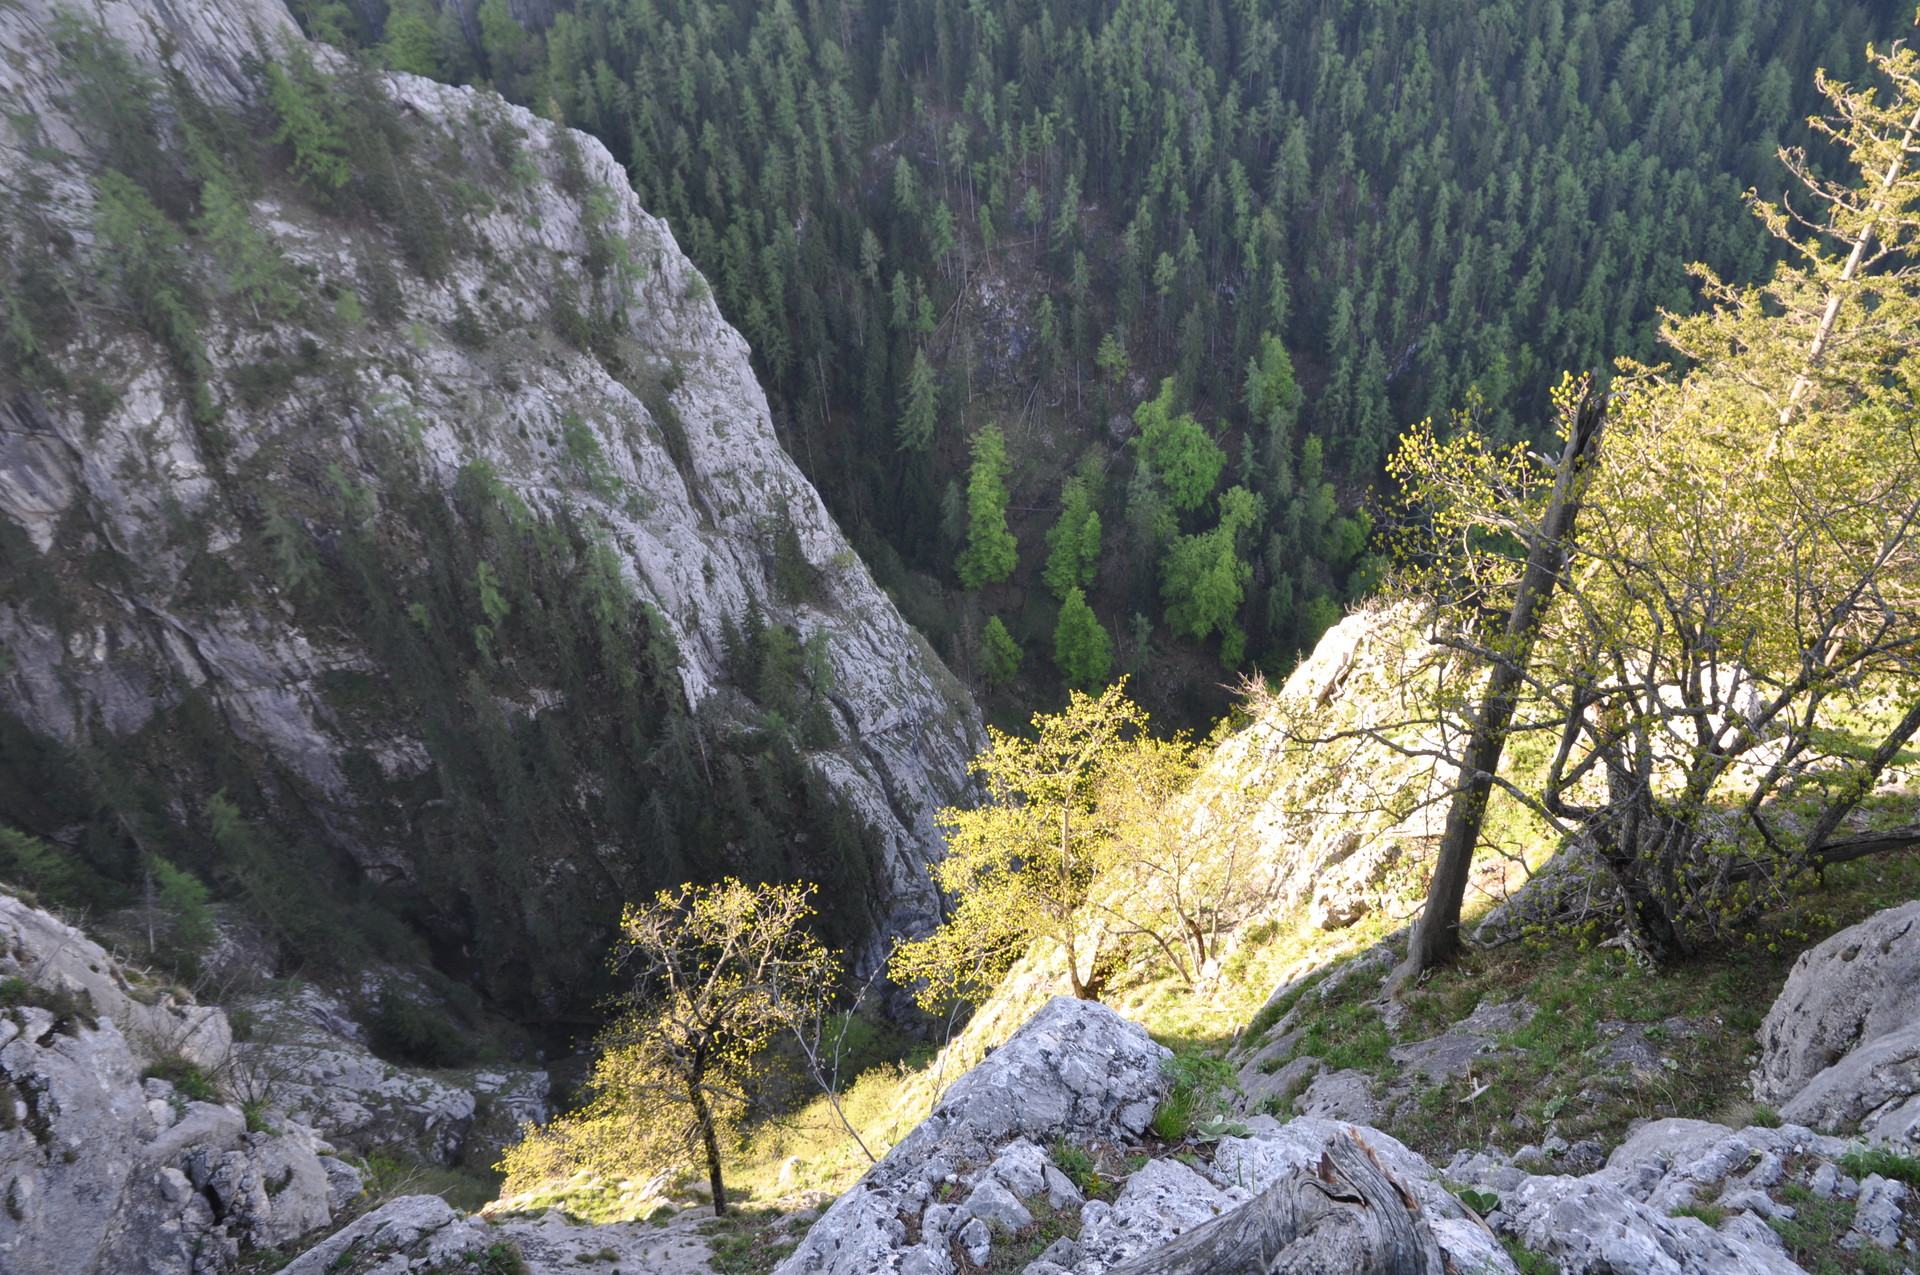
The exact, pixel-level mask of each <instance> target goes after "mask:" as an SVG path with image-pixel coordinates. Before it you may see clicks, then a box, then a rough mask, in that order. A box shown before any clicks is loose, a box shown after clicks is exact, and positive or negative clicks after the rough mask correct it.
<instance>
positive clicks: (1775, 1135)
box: [779, 998, 1912, 1275]
mask: <svg viewBox="0 0 1920 1275" xmlns="http://www.w3.org/2000/svg"><path fill="white" fill-rule="evenodd" d="M1524 1012H1525V1007H1524V1006H1516V1005H1503V1006H1497V1007H1494V1008H1493V1009H1492V1010H1489V1011H1488V1012H1487V1013H1486V1014H1485V1015H1483V1016H1482V1019H1481V1020H1478V1021H1476V1023H1475V1026H1483V1025H1484V1026H1488V1027H1494V1026H1497V1025H1498V1024H1499V1023H1510V1022H1511V1021H1513V1020H1514V1019H1515V1018H1517V1017H1518V1016H1520V1015H1521V1014H1522V1013H1524ZM1458 1035H1459V1039H1460V1041H1462V1042H1471V1043H1472V1044H1473V1047H1474V1048H1478V1047H1479V1046H1480V1044H1482V1043H1483V1042H1482V1040H1481V1038H1480V1037H1478V1036H1475V1035H1473V1034H1472V1033H1469V1032H1461V1033H1459V1034H1458ZM1443 1039H1444V1038H1443ZM1460 1048H1461V1050H1462V1051H1463V1052H1464V1051H1466V1050H1467V1049H1468V1044H1464V1043H1463V1044H1462V1045H1461V1046H1460ZM1428 1054H1429V1055H1430V1056H1428V1057H1426V1058H1425V1061H1424V1064H1423V1065H1425V1066H1428V1067H1436V1066H1437V1067H1445V1066H1447V1065H1448V1061H1449V1057H1450V1055H1447V1054H1446V1051H1445V1050H1431V1051H1428ZM1163 1057H1164V1054H1163V1053H1162V1051H1160V1050H1159V1049H1158V1047H1157V1046H1155V1045H1154V1044H1153V1043H1152V1042H1151V1041H1150V1040H1149V1039H1148V1038H1147V1037H1146V1034H1145V1033H1144V1032H1143V1031H1142V1030H1141V1029H1140V1028H1139V1027H1138V1026H1136V1025H1134V1024H1131V1023H1128V1022H1126V1021H1125V1020H1123V1019H1120V1018H1119V1017H1118V1016H1117V1015H1115V1014H1114V1013H1113V1012H1112V1011H1111V1010H1109V1009H1107V1008H1105V1007H1103V1006H1101V1005H1098V1004H1094V1003H1090V1002H1084V1001H1073V1000H1068V999H1066V998H1055V999H1054V1000H1052V1001H1050V1002H1048V1004H1047V1005H1045V1006H1044V1007H1043V1008H1042V1009H1041V1010H1040V1012H1039V1013H1037V1014H1035V1015H1034V1017H1033V1019H1032V1020H1031V1021H1030V1022H1029V1023H1028V1024H1027V1025H1026V1026H1024V1027H1022V1028H1021V1029H1020V1030H1019V1031H1017V1032H1016V1033H1015V1034H1014V1035H1013V1037H1012V1038H1011V1039H1009V1040H1008V1042H1007V1043H1006V1044H1005V1045H1004V1046H1002V1047H1001V1048H999V1049H997V1050H995V1051H994V1052H993V1053H992V1054H991V1055H990V1056H989V1057H988V1058H987V1059H985V1060H984V1061H983V1062H981V1063H979V1064H978V1065H977V1066H976V1067H974V1069H973V1070H972V1071H970V1072H968V1073H967V1074H966V1075H965V1076H964V1077H962V1078H961V1079H960V1080H959V1081H957V1082H956V1083H955V1084H954V1086H953V1088H952V1089H951V1090H950V1091H949V1093H948V1095H947V1096H946V1098H945V1099H944V1100H943V1101H942V1102H941V1103H940V1105H939V1107H938V1109H937V1110H936V1112H935V1114H934V1116H933V1117H932V1118H930V1119H929V1120H928V1121H927V1122H926V1123H924V1124H923V1125H921V1126H920V1127H918V1128H916V1129H915V1130H914V1131H913V1132H912V1133H911V1134H910V1135H909V1136H908V1137H907V1138H906V1139H905V1140H903V1141H902V1142H901V1143H900V1144H899V1145H898V1146H896V1147H895V1148H894V1149H893V1150H892V1151H890V1152H889V1153H888V1154H887V1155H886V1157H885V1158H884V1159H882V1161H881V1162H880V1163H879V1164H878V1165H876V1166H875V1167H874V1168H873V1169H872V1170H870V1171H869V1172H868V1174H867V1175H866V1177H865V1178H863V1179H862V1180H861V1182H860V1183H859V1184H858V1185H857V1186H856V1187H854V1188H853V1189H852V1190H851V1191H849V1192H848V1193H847V1194H846V1195H844V1196H842V1197H841V1198H840V1200H839V1201H837V1202H836V1203H835V1204H834V1205H833V1206H832V1207H831V1208H830V1209H828V1210H827V1212H826V1213H825V1214H824V1215H823V1216H822V1217H821V1218H820V1219H819V1220H818V1221H817V1222H815V1223H814V1224H813V1227H812V1229H811V1230H810V1231H809V1232H808V1234H807V1236H806V1238H805V1240H804V1241H802V1243H801V1245H800V1247H799V1249H798V1250H797V1251H796V1252H795V1253H794V1254H793V1255H792V1256H791V1257H790V1258H788V1259H787V1261H786V1262H784V1263H783V1264H782V1265H781V1266H780V1267H779V1275H854V1273H855V1272H859V1273H861V1275H866V1273H869V1272H916V1273H919V1275H955V1273H956V1272H959V1271H964V1270H967V1269H971V1268H972V1267H977V1266H982V1265H995V1264H999V1265H997V1266H996V1267H995V1268H996V1269H1009V1270H1013V1269H1020V1270H1022V1271H1023V1272H1024V1275H1104V1273H1105V1272H1109V1271H1127V1272H1133V1271H1158V1270H1161V1269H1163V1267H1162V1266H1161V1265H1159V1264H1156V1259H1155V1254H1156V1253H1158V1252H1160V1251H1161V1250H1163V1249H1165V1250H1166V1252H1167V1253H1168V1254H1174V1253H1178V1252H1183V1251H1185V1250H1186V1249H1187V1248H1190V1247H1195V1246H1199V1247H1205V1245H1204V1244H1202V1243H1201V1240H1200V1239H1199V1238H1198V1237H1199V1235H1200V1232H1202V1231H1203V1230H1204V1231H1207V1232H1209V1239H1208V1242H1209V1243H1210V1242H1211V1240H1212V1238H1217V1237H1219V1236H1232V1235H1256V1234H1267V1233H1268V1232H1267V1230H1263V1226H1264V1223H1262V1222H1261V1220H1260V1219H1259V1218H1258V1217H1256V1216H1255V1215H1253V1214H1245V1215H1244V1217H1243V1211H1245V1210H1247V1209H1248V1208H1249V1207H1250V1205H1252V1204H1253V1202H1254V1201H1256V1200H1259V1199H1261V1198H1263V1195H1264V1194H1265V1193H1269V1192H1271V1191H1273V1189H1274V1188H1275V1187H1276V1186H1277V1185H1279V1186H1282V1187H1284V1185H1285V1184H1286V1183H1287V1182H1288V1181H1289V1179H1290V1175H1291V1176H1292V1177H1293V1178H1294V1180H1298V1178H1299V1176H1300V1175H1314V1176H1318V1178H1319V1180H1321V1181H1322V1182H1323V1183H1325V1184H1328V1185H1327V1190H1328V1192H1329V1193H1330V1195H1332V1196H1334V1197H1339V1196H1341V1193H1342V1192H1343V1191H1344V1190H1345V1189H1346V1188H1345V1187H1343V1186H1340V1185H1339V1183H1340V1182H1342V1181H1344V1180H1345V1179H1344V1178H1342V1177H1341V1174H1340V1170H1339V1165H1340V1164H1341V1158H1340V1157H1341V1155H1342V1154H1345V1152H1346V1151H1347V1150H1350V1149H1351V1148H1352V1147H1353V1146H1358V1147H1361V1148H1364V1155H1365V1156H1366V1158H1367V1159H1368V1160H1369V1162H1370V1163H1371V1164H1372V1165H1373V1166H1374V1167H1375V1168H1377V1170H1378V1171H1379V1172H1380V1173H1381V1174H1382V1175H1384V1178H1385V1180H1386V1181H1387V1182H1388V1183H1390V1184H1392V1186H1393V1188H1394V1196H1395V1198H1396V1200H1397V1201H1400V1202H1402V1206H1403V1207H1406V1208H1408V1209H1410V1210H1411V1211H1412V1212H1413V1213H1414V1214H1415V1215H1417V1217H1416V1219H1415V1220H1414V1221H1412V1222H1410V1223H1409V1225H1410V1226H1412V1228H1413V1230H1414V1231H1415V1232H1418V1233H1420V1234H1422V1235H1430V1236H1431V1238H1432V1242H1433V1244H1434V1246H1435V1248H1436V1250H1437V1255H1436V1257H1435V1259H1434V1260H1435V1261H1437V1262H1438V1263H1439V1264H1440V1266H1439V1268H1440V1269H1446V1270H1450V1271H1454V1272H1459V1273H1460V1275H1513V1273H1515V1272H1517V1271H1518V1270H1519V1267H1518V1266H1517V1265H1516V1264H1515V1260H1514V1258H1513V1257H1512V1256H1510V1255H1509V1252H1508V1248H1507V1247H1506V1246H1507V1245H1517V1246H1522V1247H1524V1248H1525V1249H1526V1250H1530V1251H1531V1252H1532V1253H1534V1254H1537V1255H1539V1256H1542V1257H1545V1258H1547V1259H1548V1260H1550V1261H1552V1262H1553V1263H1554V1264H1555V1265H1556V1266H1557V1268H1558V1269H1559V1270H1560V1271H1561V1273H1562V1275H1803V1272H1802V1268H1801V1267H1800V1266H1799V1265H1798V1264H1796V1263H1795V1262H1794V1260H1793V1258H1792V1256H1791V1255H1790V1253H1789V1252H1788V1250H1787V1248H1786V1245H1785V1243H1784V1241H1783V1240H1782V1238H1781V1236H1780V1234H1779V1233H1778V1232H1777V1231H1776V1229H1775V1228H1774V1226H1773V1225H1772V1224H1771V1223H1774V1222H1778V1223H1781V1224H1784V1223H1786V1222H1788V1221H1790V1220H1791V1219H1793V1218H1794V1216H1795V1208H1794V1206H1793V1204H1792V1203H1790V1202H1789V1201H1790V1199H1802V1200H1804V1199H1805V1198H1808V1197H1806V1196H1798V1195H1793V1194H1791V1193H1790V1192H1789V1190H1788V1188H1801V1189H1804V1190H1805V1191H1806V1192H1809V1193H1810V1194H1811V1196H1812V1197H1817V1198H1819V1199H1822V1200H1829V1201H1838V1202H1841V1203H1842V1204H1848V1205H1850V1206H1851V1216H1852V1219H1853V1220H1852V1223H1851V1228H1852V1229H1851V1233H1850V1234H1849V1235H1848V1236H1847V1237H1846V1241H1845V1242H1846V1244H1847V1245H1849V1246H1879V1247H1882V1248H1904V1247H1905V1246H1906V1245H1907V1243H1908V1242H1909V1237H1910V1236H1911V1234H1912V1228H1911V1227H1910V1226H1909V1224H1908V1217H1907V1215H1908V1212H1909V1211H1910V1208H1911V1205H1910V1196H1909V1195H1908V1193H1907V1190H1906V1188H1905V1186H1904V1185H1903V1184H1902V1183H1900V1182H1897V1181H1890V1180H1887V1179H1883V1178H1881V1177H1879V1176H1877V1175H1873V1176H1869V1177H1867V1178H1865V1179H1863V1180H1860V1181H1855V1180H1853V1179H1852V1178H1850V1177H1848V1176H1847V1174H1846V1172H1845V1171H1844V1170H1843V1169H1842V1167H1841V1165H1840V1163H1839V1162H1840V1161H1841V1160H1842V1159H1843V1158H1844V1157H1845V1155H1846V1153H1847V1151H1848V1145H1847V1144H1846V1143H1845V1142H1843V1141H1841V1140H1840V1139H1837V1138H1833V1137H1829V1136H1825V1135H1822V1134H1819V1133H1816V1132H1814V1131H1813V1130H1811V1129H1808V1128H1805V1127H1803V1126H1797V1125H1791V1124H1789V1125H1783V1126H1781V1127H1779V1128H1748V1129H1741V1130H1735V1129H1730V1128H1726V1127H1724V1126H1721V1125H1717V1124H1710V1123H1707V1122H1705V1121H1699V1120H1682V1119H1666V1120H1658V1121H1654V1122H1651V1123H1648V1124H1646V1125H1644V1126H1642V1127H1641V1128H1640V1129H1638V1130H1637V1131H1636V1132H1635V1133H1634V1134H1633V1136H1631V1137H1630V1138H1628V1140H1627V1141H1626V1142H1625V1143H1623V1144H1622V1145H1621V1146H1620V1147H1618V1148H1617V1149H1616V1150H1615V1151H1614V1152H1613V1154H1612V1155H1611V1156H1610V1157H1608V1158H1607V1159H1606V1161H1605V1164H1604V1166H1603V1167H1597V1168H1595V1170H1594V1171H1592V1172H1588V1173H1585V1174H1583V1175H1576V1174H1570V1173H1560V1174H1538V1173H1535V1172H1531V1171H1530V1170H1529V1167H1527V1166H1528V1165H1535V1166H1537V1165H1538V1160H1537V1159H1535V1160H1528V1159H1519V1160H1518V1161H1517V1162H1516V1160H1509V1159H1508V1158H1506V1157H1505V1156H1503V1155H1501V1154H1499V1153H1498V1152H1493V1151H1479V1152H1465V1151H1463V1152H1461V1153H1460V1154H1459V1155H1457V1156H1456V1157H1455V1158H1454V1160H1453V1162H1452V1163H1451V1164H1449V1165H1448V1166H1447V1167H1446V1168H1445V1169H1444V1170H1436V1169H1435V1168H1434V1167H1433V1166H1432V1165H1430V1164H1429V1163H1428V1162H1427V1161H1425V1160H1424V1159H1423V1158H1422V1157H1421V1156H1419V1155H1418V1154H1416V1153H1415V1152H1413V1151H1411V1150H1409V1149H1408V1148H1406V1147H1405V1146H1403V1145H1402V1144H1401V1143H1399V1142H1398V1141H1396V1140H1395V1139H1394V1138H1393V1137H1392V1136H1390V1135H1388V1134H1386V1133H1383V1132H1381V1131H1379V1130H1378V1129H1373V1128H1368V1127H1366V1126H1364V1125H1361V1124H1358V1123H1355V1122H1352V1121H1346V1120H1338V1119H1327V1118H1315V1117H1300V1118H1296V1119H1293V1120H1290V1121H1288V1122H1286V1123H1284V1124H1283V1123H1281V1122H1279V1121H1277V1120H1275V1119H1273V1118H1272V1117H1270V1116H1266V1115H1256V1116H1251V1117H1249V1118H1247V1119H1246V1120H1245V1121H1244V1123H1241V1124H1239V1125H1238V1126H1237V1127H1229V1128H1226V1129H1225V1130H1224V1131H1220V1130H1215V1131H1214V1132H1212V1133H1209V1134H1207V1135H1206V1136H1199V1135H1198V1134H1197V1133H1196V1134H1195V1135H1193V1136H1188V1137H1186V1138H1182V1139H1178V1140H1175V1141H1171V1142H1169V1141H1166V1140H1163V1139H1161V1138H1159V1137H1158V1136H1156V1135H1155V1134H1154V1133H1153V1132H1152V1128H1151V1122H1150V1120H1149V1119H1148V1113H1150V1112H1151V1111H1153V1110H1154V1108H1155V1105H1156V1103H1157V1101H1158V1100H1159V1098H1160V1097H1161V1096H1162V1093H1163V1089H1162V1086H1163V1084H1164V1082H1163V1081H1161V1080H1159V1079H1158V1077H1157V1073H1158V1071H1159V1065H1160V1061H1161V1059H1162V1058H1163ZM1215 1134H1217V1135H1218V1136H1215ZM1562 1159H1563V1162H1569V1160H1570V1159H1577V1157H1565V1156H1563V1158H1562ZM1063 1163H1064V1164H1066V1165H1070V1166H1073V1167H1074V1168H1075V1169H1076V1171H1077V1172H1078V1173H1079V1175H1080V1179H1079V1181H1075V1180H1072V1179H1071V1178H1070V1177H1069V1176H1068V1174H1066V1173H1065V1172H1063V1171H1062V1165H1063ZM1592 1163H1594V1164H1596V1165H1598V1163H1599V1161H1598V1159H1597V1157H1596V1159H1595V1160H1593V1161H1592ZM1089 1166H1095V1167H1094V1168H1093V1169H1092V1170H1091V1172H1090V1171H1089ZM1329 1174H1331V1175H1332V1176H1328V1175H1329ZM1083 1187H1084V1188H1087V1189H1084V1190H1083ZM1456 1192H1457V1193H1458V1194H1456ZM1475 1209H1479V1210H1482V1211H1483V1212H1484V1216H1481V1215H1480V1214H1476V1213H1475V1212H1474V1211H1473V1210H1475ZM1301 1212H1311V1210H1305V1211H1301ZM1298 1215H1299V1213H1296V1216H1298ZM1709 1218H1712V1219H1716V1220H1715V1221H1714V1222H1713V1223H1710V1222H1709V1221H1708V1220H1707V1219H1709ZM1189 1236H1192V1237H1196V1238H1193V1239H1183V1238H1182V1237H1189ZM1423 1242H1424V1241H1423ZM1169 1246H1173V1247H1169ZM1014 1254H1020V1255H1023V1256H1022V1257H1018V1258H1015V1257H1013V1255H1014ZM1267 1256H1271V1254H1268V1255H1267ZM1010 1259H1011V1260H1010ZM1247 1261H1248V1263H1249V1264H1248V1265H1246V1267H1245V1269H1247V1270H1250V1271H1251V1270H1255V1269H1260V1270H1264V1269H1267V1266H1266V1265H1265V1264H1264V1258H1262V1257H1261V1255H1258V1254H1249V1255H1248V1257H1247ZM1164 1269H1183V1268H1180V1267H1178V1266H1177V1264H1176V1265H1175V1266H1172V1267H1165V1268H1164ZM1205 1269H1208V1270H1214V1269H1221V1270H1226V1269H1241V1268H1240V1267H1238V1266H1231V1265H1229V1266H1220V1267H1215V1266H1213V1265H1207V1266H1205ZM1288 1269H1291V1268H1288ZM1313 1269H1319V1268H1318V1267H1315V1268H1313Z"/></svg>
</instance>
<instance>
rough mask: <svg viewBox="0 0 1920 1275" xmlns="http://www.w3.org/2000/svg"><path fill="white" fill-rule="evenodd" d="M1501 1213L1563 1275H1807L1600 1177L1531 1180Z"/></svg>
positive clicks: (1766, 1250)
mask: <svg viewBox="0 0 1920 1275" xmlns="http://www.w3.org/2000/svg"><path fill="white" fill-rule="evenodd" d="M1500 1209H1501V1212H1502V1213H1503V1214H1505V1217H1504V1218H1503V1219H1502V1224H1503V1228H1504V1229H1506V1230H1508V1231H1509V1232H1510V1233H1511V1234H1513V1235H1514V1236H1515V1237H1516V1238H1518V1239H1519V1240H1520V1242H1521V1243H1523V1244H1525V1245H1526V1246H1527V1247H1528V1248H1530V1249H1533V1250H1534V1251H1535V1252H1537V1253H1543V1254H1545V1255H1546V1256H1547V1257H1548V1258H1550V1259H1552V1260H1553V1261H1554V1262H1555V1263H1556V1264H1557V1265H1558V1266H1559V1268H1560V1272H1561V1275H1805V1273H1804V1272H1803V1271H1802V1270H1801V1268H1800V1267H1799V1266H1797V1265H1795V1264H1794V1262H1793V1260H1792V1259H1791V1258H1789V1257H1788V1256H1787V1255H1786V1254H1785V1253H1784V1252H1782V1251H1781V1250H1780V1249H1779V1248H1778V1247H1777V1246H1775V1245H1769V1244H1766V1243H1764V1242H1759V1243H1756V1242H1755V1241H1754V1240H1753V1239H1752V1238H1750V1237H1746V1236H1743V1235H1740V1234H1736V1233H1730V1232H1721V1231H1716V1230H1714V1229H1713V1228H1712V1227H1710V1226H1708V1225H1707V1224H1706V1223H1705V1222H1702V1221H1700V1220H1699V1219H1698V1218H1693V1217H1668V1216H1667V1215H1666V1214H1664V1213H1662V1212H1659V1211H1657V1210H1656V1209H1654V1208H1650V1207H1648V1206H1647V1205H1646V1204H1643V1203H1641V1202H1640V1201H1639V1200H1636V1199H1634V1198H1633V1197H1632V1196H1631V1195H1628V1194H1627V1193H1626V1192H1625V1191H1623V1190H1621V1189H1620V1188H1619V1187H1617V1186H1614V1185H1612V1184H1610V1183H1608V1182H1606V1181H1604V1180H1602V1179H1601V1178H1600V1177H1599V1176H1598V1175H1595V1176H1591V1177H1585V1178H1569V1177H1530V1178H1527V1179H1525V1180H1524V1181H1523V1182H1521V1183H1520V1184H1519V1185H1518V1186H1516V1187H1514V1188H1513V1189H1512V1190H1510V1191H1508V1192H1505V1193H1503V1194H1502V1195H1501V1197H1500Z"/></svg>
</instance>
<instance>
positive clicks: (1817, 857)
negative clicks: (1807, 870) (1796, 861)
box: [1727, 827, 1920, 881]
mask: <svg viewBox="0 0 1920 1275" xmlns="http://www.w3.org/2000/svg"><path fill="white" fill-rule="evenodd" d="M1913 849H1920V827H1906V828H1887V829H1885V830H1883V831H1880V832H1856V833H1854V834H1852V835H1851V836H1846V837H1833V838H1831V839H1829V840H1828V841H1827V842H1826V843H1825V844H1824V845H1822V846H1821V847H1820V848H1819V849H1817V850H1814V851H1811V852H1810V853H1808V854H1807V856H1806V858H1805V859H1804V860H1803V861H1802V863H1803V864H1804V866H1806V867H1813V868H1830V867H1832V866H1833V865H1834V864H1836V863H1852V862H1853V861H1854V860H1855V859H1865V858H1868V857H1870V856H1872V855H1876V854H1891V853H1893V852H1894V851H1895V850H1913ZM1791 866H1792V862H1791V861H1774V862H1765V861H1761V860H1757V859H1743V860H1741V861H1740V862H1739V863H1736V864H1734V865H1733V867H1732V869H1731V870H1729V871H1728V873H1727V880H1729V881H1758V880H1761V879H1762V878H1765V877H1771V876H1775V875H1777V874H1779V873H1780V872H1781V871H1782V870H1783V868H1790V867H1791Z"/></svg>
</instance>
